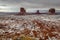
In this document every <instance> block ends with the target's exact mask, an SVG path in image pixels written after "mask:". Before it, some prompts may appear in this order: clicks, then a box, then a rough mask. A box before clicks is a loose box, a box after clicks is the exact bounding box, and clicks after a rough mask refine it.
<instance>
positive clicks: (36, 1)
mask: <svg viewBox="0 0 60 40" xmlns="http://www.w3.org/2000/svg"><path fill="white" fill-rule="evenodd" d="M20 7H24V8H26V9H31V8H35V9H39V8H40V9H48V8H56V9H60V0H0V11H1V12H2V11H4V12H5V11H19V8H20Z"/></svg>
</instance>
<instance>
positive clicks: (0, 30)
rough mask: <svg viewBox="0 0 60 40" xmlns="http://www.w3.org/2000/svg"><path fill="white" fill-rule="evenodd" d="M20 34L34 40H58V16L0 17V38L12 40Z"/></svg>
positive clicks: (59, 37)
mask: <svg viewBox="0 0 60 40" xmlns="http://www.w3.org/2000/svg"><path fill="white" fill-rule="evenodd" d="M21 34H23V35H27V36H30V37H35V38H36V40H37V39H38V40H60V18H59V15H23V16H16V15H9V16H1V17H0V37H2V35H3V36H4V37H5V38H6V39H8V37H9V38H10V39H11V38H12V39H13V38H14V37H19V36H20V35H21ZM8 35H9V36H8ZM2 38H3V37H2ZM0 39H1V38H0ZM12 39H11V40H12Z"/></svg>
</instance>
